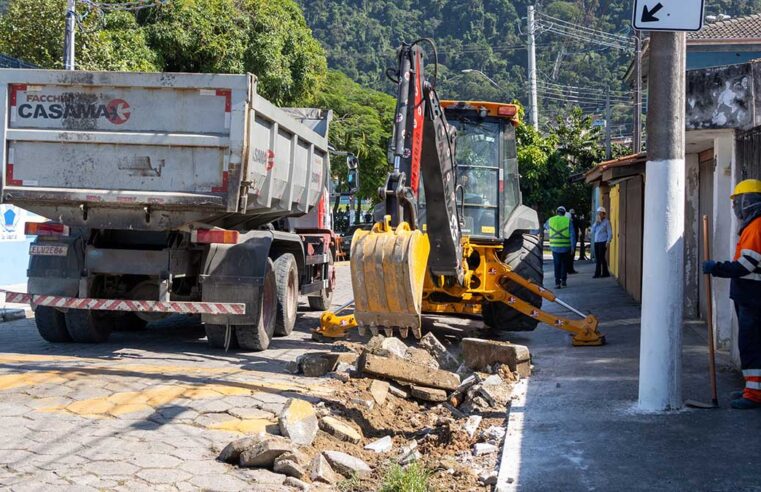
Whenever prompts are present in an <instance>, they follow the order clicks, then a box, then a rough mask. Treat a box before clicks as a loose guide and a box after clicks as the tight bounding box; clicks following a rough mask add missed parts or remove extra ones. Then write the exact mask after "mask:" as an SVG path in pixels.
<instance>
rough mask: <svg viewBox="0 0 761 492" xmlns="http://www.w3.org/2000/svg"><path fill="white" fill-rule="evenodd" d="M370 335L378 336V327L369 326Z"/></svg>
mask: <svg viewBox="0 0 761 492" xmlns="http://www.w3.org/2000/svg"><path fill="white" fill-rule="evenodd" d="M370 333H372V334H373V336H377V335H378V327H377V326H371V327H370Z"/></svg>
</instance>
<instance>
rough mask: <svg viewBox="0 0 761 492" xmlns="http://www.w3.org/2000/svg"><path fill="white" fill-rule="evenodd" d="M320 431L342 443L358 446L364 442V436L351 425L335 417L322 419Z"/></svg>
mask: <svg viewBox="0 0 761 492" xmlns="http://www.w3.org/2000/svg"><path fill="white" fill-rule="evenodd" d="M320 429H322V430H324V431H325V432H327V433H328V434H330V435H332V436H335V437H337V438H338V439H339V440H341V441H346V442H351V443H354V444H357V443H358V442H359V441H361V440H362V436H361V435H360V434H359V432H357V431H356V430H354V428H353V427H351V426H350V425H349V424H347V423H345V422H342V421H340V420H338V419H337V418H335V417H323V418H322V419H320Z"/></svg>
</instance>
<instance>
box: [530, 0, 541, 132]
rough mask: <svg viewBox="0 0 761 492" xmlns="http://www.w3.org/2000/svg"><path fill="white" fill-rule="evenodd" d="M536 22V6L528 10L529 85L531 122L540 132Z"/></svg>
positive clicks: (531, 6)
mask: <svg viewBox="0 0 761 492" xmlns="http://www.w3.org/2000/svg"><path fill="white" fill-rule="evenodd" d="M535 34H536V20H535V18H534V6H533V5H529V8H528V85H529V111H530V113H529V120H530V121H531V125H532V126H533V127H534V129H536V130H539V103H538V99H539V98H538V96H537V88H536V37H535Z"/></svg>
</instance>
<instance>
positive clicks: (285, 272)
mask: <svg viewBox="0 0 761 492" xmlns="http://www.w3.org/2000/svg"><path fill="white" fill-rule="evenodd" d="M275 281H276V283H277V312H276V313H275V336H276V337H286V336H288V335H290V334H291V332H292V331H293V327H294V326H296V311H297V310H298V307H299V268H298V266H297V265H296V258H295V257H294V256H293V255H292V254H291V253H285V254H284V255H282V256H280V257H279V258H278V259H277V260H275Z"/></svg>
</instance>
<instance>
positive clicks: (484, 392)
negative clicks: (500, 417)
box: [477, 382, 513, 408]
mask: <svg viewBox="0 0 761 492" xmlns="http://www.w3.org/2000/svg"><path fill="white" fill-rule="evenodd" d="M477 393H478V395H479V396H481V397H482V398H483V399H484V400H486V402H487V403H488V404H489V406H491V407H494V408H499V407H505V406H507V403H508V402H509V401H510V397H511V396H512V394H513V390H512V388H511V387H510V385H508V384H505V383H499V384H486V382H483V383H481V384H480V385H478V392H477Z"/></svg>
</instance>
